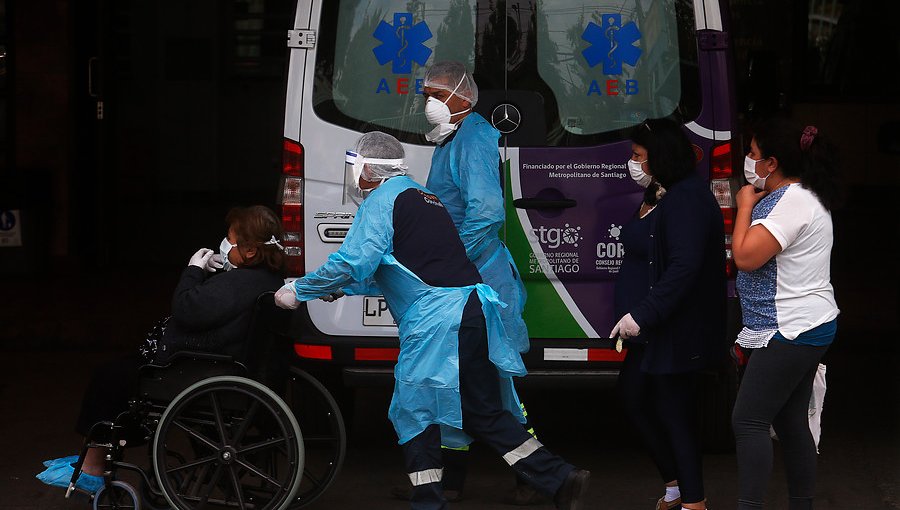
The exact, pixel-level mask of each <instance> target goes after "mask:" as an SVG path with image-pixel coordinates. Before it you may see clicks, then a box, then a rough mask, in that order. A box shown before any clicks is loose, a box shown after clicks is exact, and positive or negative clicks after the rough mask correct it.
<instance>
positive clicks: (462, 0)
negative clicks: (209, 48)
mask: <svg viewBox="0 0 900 510" xmlns="http://www.w3.org/2000/svg"><path fill="white" fill-rule="evenodd" d="M323 4H324V5H323V7H322V14H321V23H320V26H319V32H318V33H319V39H318V47H317V48H316V80H315V86H314V90H313V106H314V110H315V112H316V114H317V115H318V116H319V117H321V118H322V119H324V120H326V121H328V122H331V123H334V124H337V125H340V126H343V127H346V128H349V129H353V130H356V131H359V132H365V131H371V130H376V129H377V130H381V131H385V132H388V133H390V134H392V135H394V136H396V137H397V138H398V139H400V140H401V141H404V142H409V143H425V140H424V138H423V136H422V135H423V134H424V133H425V132H427V131H428V130H430V129H431V126H430V125H429V124H428V122H427V121H426V120H425V115H424V111H423V108H424V98H423V97H422V95H421V93H422V89H423V86H424V85H423V80H424V75H425V70H426V68H427V66H430V65H431V64H433V63H434V62H437V61H442V60H458V61H461V62H463V63H465V64H466V66H467V67H468V68H469V69H471V70H474V75H475V80H476V82H477V83H478V87H479V101H478V105H477V106H476V110H478V111H479V112H481V113H483V114H485V115H486V116H487V115H488V113H489V112H490V111H491V110H492V109H493V108H494V107H495V106H496V105H498V104H500V103H502V102H504V101H511V102H513V103H515V104H517V105H518V106H519V107H520V109H521V110H522V117H523V126H524V123H525V122H527V123H528V126H527V127H528V130H529V136H528V137H527V138H525V137H520V139H524V140H525V141H524V142H521V141H520V142H517V143H518V145H520V146H524V145H537V146H557V145H559V146H578V145H592V144H598V143H603V142H608V141H615V140H619V139H622V137H624V136H625V133H626V130H627V129H628V128H630V127H632V126H634V125H637V124H639V123H640V122H641V121H642V120H643V119H645V118H648V117H664V116H668V115H672V114H673V113H674V114H676V115H679V114H680V115H681V116H682V117H683V118H692V116H695V115H696V114H697V113H698V112H699V109H700V92H699V85H698V82H699V80H698V72H697V51H696V39H695V37H694V33H695V25H694V19H693V14H694V12H693V6H692V3H691V2H690V1H688V0H654V1H650V0H623V1H621V2H618V3H617V5H616V6H615V7H604V6H598V4H597V3H596V2H587V1H584V0H553V1H547V0H532V1H528V0H520V1H517V2H514V3H510V2H506V3H504V2H497V1H495V0H430V1H428V2H408V1H406V0H396V1H386V2H371V1H369V0H340V1H336V0H335V1H329V2H323ZM504 5H506V12H505V15H504V12H503V11H502V10H500V12H498V8H499V9H502V8H503V6H504Z"/></svg>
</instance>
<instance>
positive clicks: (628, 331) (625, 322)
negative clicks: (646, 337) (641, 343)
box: [609, 313, 641, 340]
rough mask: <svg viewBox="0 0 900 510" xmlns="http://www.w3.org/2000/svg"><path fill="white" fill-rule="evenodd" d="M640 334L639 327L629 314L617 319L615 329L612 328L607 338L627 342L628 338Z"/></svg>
mask: <svg viewBox="0 0 900 510" xmlns="http://www.w3.org/2000/svg"><path fill="white" fill-rule="evenodd" d="M640 334H641V327H640V326H638V323H637V322H634V319H633V318H632V317H631V314H630V313H626V314H625V316H623V317H622V318H621V319H619V322H617V323H616V325H615V327H613V328H612V331H610V332H609V337H610V338H616V337H618V338H622V339H625V340H628V339H629V338H631V337H633V336H638V335H640Z"/></svg>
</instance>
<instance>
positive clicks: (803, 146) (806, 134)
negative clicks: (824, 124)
mask: <svg viewBox="0 0 900 510" xmlns="http://www.w3.org/2000/svg"><path fill="white" fill-rule="evenodd" d="M817 134H819V130H818V129H816V126H806V127H805V128H804V129H803V134H802V135H800V150H803V151H805V150H807V149H809V146H810V145H812V143H813V140H815V138H816V135H817Z"/></svg>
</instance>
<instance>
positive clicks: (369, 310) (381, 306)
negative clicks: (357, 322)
mask: <svg viewBox="0 0 900 510" xmlns="http://www.w3.org/2000/svg"><path fill="white" fill-rule="evenodd" d="M396 325H397V323H396V322H394V317H393V316H392V315H391V312H390V310H388V307H387V302H386V301H385V300H384V298H383V297H382V296H364V297H363V326H396Z"/></svg>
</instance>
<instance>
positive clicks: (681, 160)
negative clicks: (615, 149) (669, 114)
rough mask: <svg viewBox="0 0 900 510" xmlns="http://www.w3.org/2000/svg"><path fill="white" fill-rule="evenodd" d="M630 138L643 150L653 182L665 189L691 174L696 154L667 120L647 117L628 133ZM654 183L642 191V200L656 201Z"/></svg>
mask: <svg viewBox="0 0 900 510" xmlns="http://www.w3.org/2000/svg"><path fill="white" fill-rule="evenodd" d="M631 141H632V142H634V143H636V144H637V145H640V146H641V147H643V148H645V149H647V161H648V164H649V167H650V172H651V174H652V175H653V179H654V181H656V182H658V183H659V184H660V185H662V187H663V188H669V187H670V186H672V185H673V184H675V183H676V182H678V181H680V180H682V179H684V178H685V177H687V176H689V175H691V174H692V173H693V172H694V170H695V168H696V165H697V157H696V155H695V154H694V149H692V148H691V142H690V140H688V137H687V135H685V134H684V131H683V130H682V129H681V126H680V125H679V124H678V123H677V122H675V121H674V120H671V119H647V120H645V121H644V122H643V123H641V125H639V126H638V127H636V128H634V130H633V131H632V132H631ZM656 182H654V183H652V184H650V186H648V187H647V191H645V192H644V202H646V203H647V204H650V205H653V204H655V203H656V201H657V198H656V191H657V189H658V186H657V185H656Z"/></svg>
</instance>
